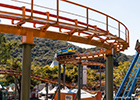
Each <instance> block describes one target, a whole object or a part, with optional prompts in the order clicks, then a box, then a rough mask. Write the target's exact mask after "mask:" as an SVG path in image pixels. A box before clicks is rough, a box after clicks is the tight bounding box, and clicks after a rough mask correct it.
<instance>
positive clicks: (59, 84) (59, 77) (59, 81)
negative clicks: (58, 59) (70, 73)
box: [58, 63, 61, 100]
mask: <svg viewBox="0 0 140 100" xmlns="http://www.w3.org/2000/svg"><path fill="white" fill-rule="evenodd" d="M58 88H59V89H58V100H60V97H61V96H60V89H61V63H59V69H58Z"/></svg>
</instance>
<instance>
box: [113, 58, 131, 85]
mask: <svg viewBox="0 0 140 100" xmlns="http://www.w3.org/2000/svg"><path fill="white" fill-rule="evenodd" d="M129 66H130V62H129V61H125V62H123V63H122V62H119V66H118V67H115V68H114V69H113V76H114V82H115V85H116V86H117V87H119V86H120V84H121V82H122V80H123V78H124V76H125V74H126V72H127V70H128V68H129Z"/></svg>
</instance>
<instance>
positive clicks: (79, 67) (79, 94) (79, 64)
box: [78, 61, 82, 100]
mask: <svg viewBox="0 0 140 100" xmlns="http://www.w3.org/2000/svg"><path fill="white" fill-rule="evenodd" d="M81 64H82V63H81V61H79V62H78V100H81V75H80V74H81Z"/></svg>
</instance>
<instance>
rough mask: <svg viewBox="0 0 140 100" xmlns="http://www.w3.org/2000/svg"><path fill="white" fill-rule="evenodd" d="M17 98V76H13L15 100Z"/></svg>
mask: <svg viewBox="0 0 140 100" xmlns="http://www.w3.org/2000/svg"><path fill="white" fill-rule="evenodd" d="M16 98H17V76H15V100H17V99H16Z"/></svg>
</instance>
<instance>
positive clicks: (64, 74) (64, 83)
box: [63, 64, 65, 88]
mask: <svg viewBox="0 0 140 100" xmlns="http://www.w3.org/2000/svg"><path fill="white" fill-rule="evenodd" d="M63 87H64V88H65V64H64V65H63Z"/></svg>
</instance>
